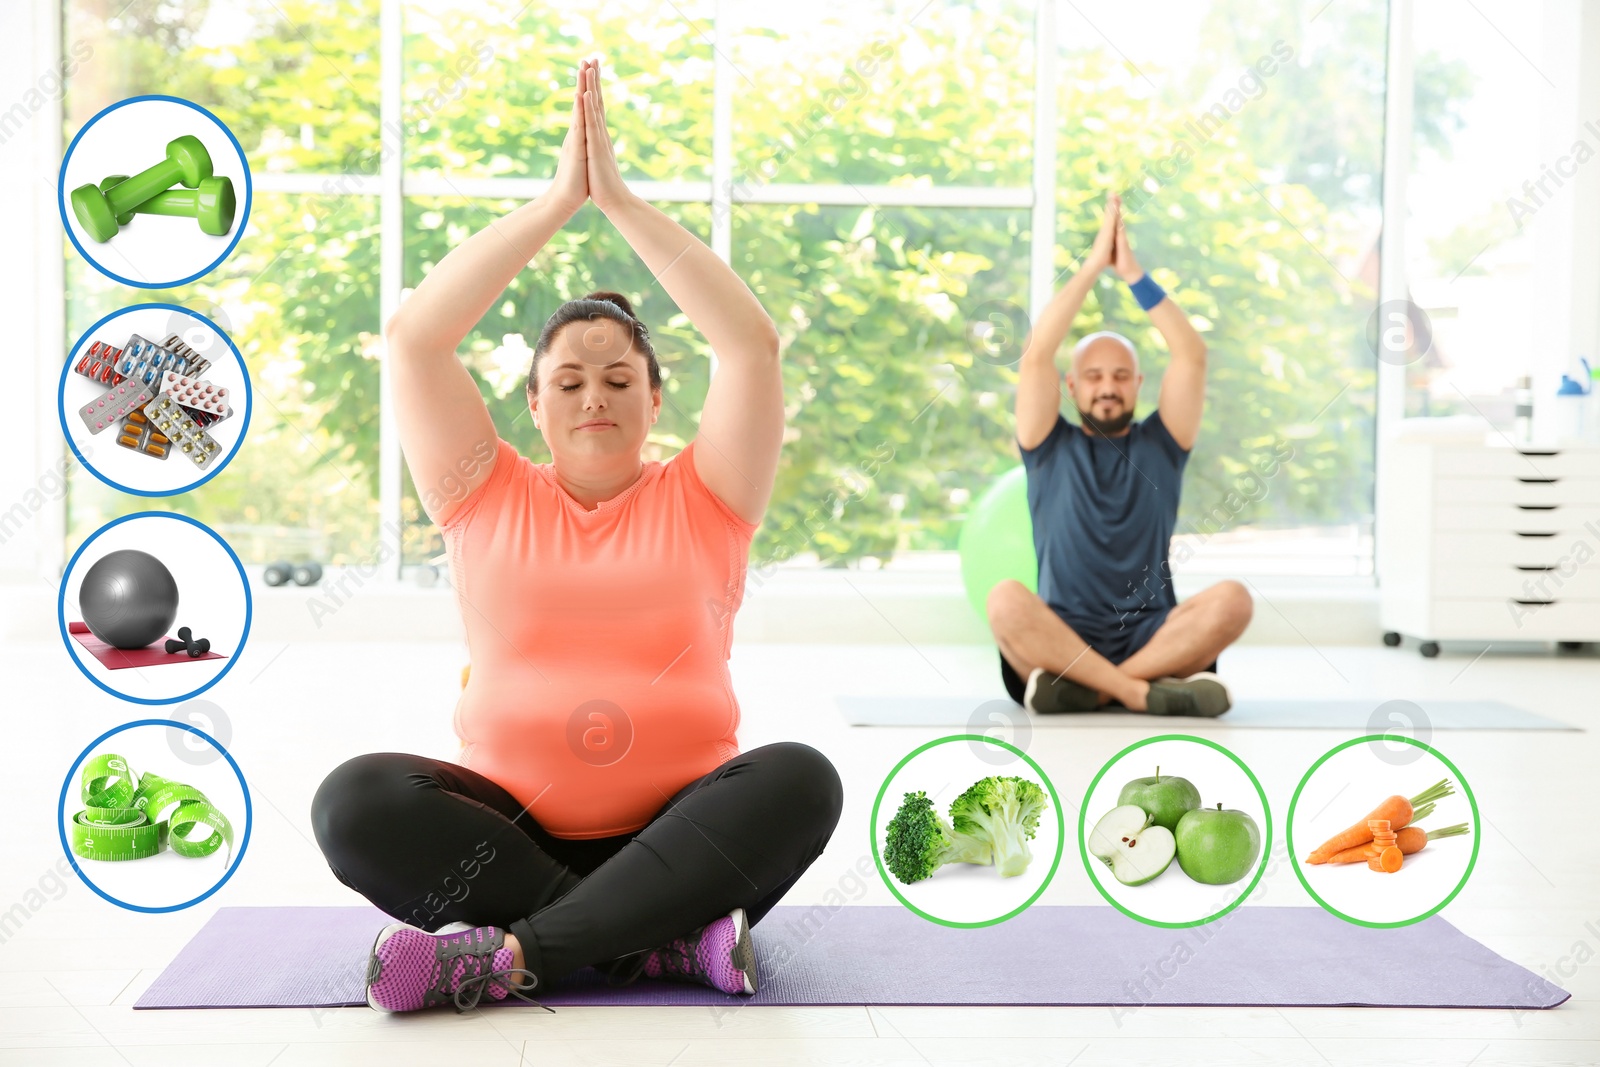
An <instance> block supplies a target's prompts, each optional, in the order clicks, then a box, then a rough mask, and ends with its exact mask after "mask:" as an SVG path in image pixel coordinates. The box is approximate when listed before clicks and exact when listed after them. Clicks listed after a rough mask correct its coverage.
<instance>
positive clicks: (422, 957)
mask: <svg viewBox="0 0 1600 1067" xmlns="http://www.w3.org/2000/svg"><path fill="white" fill-rule="evenodd" d="M505 942H506V932H505V931H504V930H502V929H500V928H499V927H495V926H466V924H464V923H451V924H450V925H449V926H446V927H444V928H443V929H442V930H441V931H440V932H439V933H435V934H430V933H428V932H427V931H426V930H421V929H418V928H417V927H415V926H411V925H409V924H407V923H390V924H389V925H388V926H385V927H384V928H383V929H382V930H380V931H379V932H378V937H377V940H376V941H374V942H373V944H372V955H371V956H370V957H369V958H368V960H367V1003H368V1004H369V1005H371V1006H372V1007H374V1008H376V1009H377V1010H379V1011H416V1010H417V1009H418V1008H432V1007H436V1006H439V1005H442V1004H453V1005H454V1006H455V1009H456V1011H458V1012H465V1011H470V1010H472V1009H473V1008H475V1007H477V1005H478V1001H479V1000H480V999H481V998H482V997H483V995H484V994H485V993H487V994H488V995H489V998H490V999H491V1000H504V999H505V998H506V996H507V995H508V994H509V995H515V996H518V997H521V998H522V999H523V1000H526V1001H528V1002H529V1003H531V1004H538V1001H536V1000H534V999H533V998H532V997H529V996H526V995H525V994H523V993H522V991H521V990H520V989H518V987H517V986H516V985H515V984H514V983H513V981H512V979H513V977H514V976H521V977H523V978H525V979H526V980H527V984H528V986H529V987H531V985H532V983H533V981H534V975H533V972H531V971H527V970H523V969H522V968H520V967H512V966H511V960H512V951H511V949H509V948H507V947H506V943H505ZM539 1006H540V1007H543V1005H539Z"/></svg>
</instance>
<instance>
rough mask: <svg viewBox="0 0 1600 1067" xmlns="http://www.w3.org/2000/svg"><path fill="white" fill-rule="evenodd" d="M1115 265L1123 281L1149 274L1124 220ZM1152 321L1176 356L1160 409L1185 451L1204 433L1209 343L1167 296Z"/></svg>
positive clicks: (1165, 376)
mask: <svg viewBox="0 0 1600 1067" xmlns="http://www.w3.org/2000/svg"><path fill="white" fill-rule="evenodd" d="M1115 266H1116V270H1117V273H1118V274H1119V275H1121V277H1122V280H1123V281H1125V282H1127V283H1128V284H1129V285H1133V284H1134V283H1135V282H1137V281H1138V280H1139V279H1141V278H1143V277H1144V276H1145V271H1144V268H1143V267H1141V266H1139V261H1138V260H1137V259H1136V258H1134V255H1133V248H1132V247H1131V246H1130V245H1129V243H1128V232H1127V229H1126V228H1125V227H1124V226H1123V224H1122V220H1121V219H1120V218H1118V220H1117V244H1116V259H1115ZM1150 321H1151V322H1152V323H1154V324H1155V327H1156V329H1158V330H1160V331H1161V336H1162V338H1163V339H1164V340H1165V341H1166V342H1167V351H1168V352H1170V353H1171V354H1172V358H1171V359H1170V360H1169V361H1168V363H1167V372H1166V373H1165V374H1163V375H1162V376H1161V393H1160V395H1159V396H1158V397H1157V400H1156V410H1157V411H1159V412H1160V413H1161V421H1162V423H1163V424H1164V425H1165V426H1166V428H1167V432H1168V433H1170V434H1171V435H1172V439H1173V440H1174V441H1176V442H1178V447H1179V448H1182V449H1183V450H1184V451H1188V450H1189V449H1191V448H1193V447H1194V442H1195V438H1197V437H1198V436H1199V435H1200V416H1201V414H1202V413H1203V412H1204V410H1205V403H1206V343H1205V341H1203V340H1202V339H1201V337H1200V332H1199V331H1198V330H1196V329H1195V328H1194V323H1192V322H1190V321H1189V316H1188V315H1186V314H1184V312H1183V309H1182V308H1181V307H1179V306H1178V302H1177V301H1176V300H1173V299H1172V297H1170V296H1163V297H1162V300H1161V302H1160V303H1159V304H1157V305H1155V306H1154V307H1152V308H1151V309H1150Z"/></svg>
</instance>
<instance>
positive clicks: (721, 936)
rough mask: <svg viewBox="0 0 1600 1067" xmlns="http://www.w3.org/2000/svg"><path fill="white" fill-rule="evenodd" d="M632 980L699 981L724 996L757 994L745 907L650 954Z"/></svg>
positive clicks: (642, 961) (645, 955)
mask: <svg viewBox="0 0 1600 1067" xmlns="http://www.w3.org/2000/svg"><path fill="white" fill-rule="evenodd" d="M629 969H630V970H631V971H632V972H633V973H632V974H631V975H629V976H628V977H629V980H631V979H632V978H633V977H637V976H638V975H640V974H643V975H645V976H646V977H649V978H665V979H668V980H670V981H678V982H699V983H700V984H702V985H708V986H710V987H711V988H712V989H720V990H721V991H722V992H724V993H746V994H749V993H754V992H755V991H756V947H755V942H753V941H752V940H751V939H750V925H749V923H748V922H746V921H745V914H744V909H743V908H734V909H733V911H732V912H730V913H729V914H727V915H725V916H724V917H722V918H720V919H718V920H717V921H716V922H713V923H709V924H708V925H706V926H703V927H701V928H700V929H698V930H696V931H695V932H694V933H692V934H690V935H689V936H688V937H680V938H678V939H677V940H675V941H673V942H671V943H670V944H668V945H666V946H665V947H663V948H658V949H656V950H654V951H652V952H647V953H645V954H644V957H643V958H642V959H641V960H639V961H638V962H637V963H636V964H635V965H634V966H633V967H631V968H629Z"/></svg>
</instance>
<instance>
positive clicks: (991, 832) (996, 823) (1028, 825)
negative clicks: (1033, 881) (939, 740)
mask: <svg viewBox="0 0 1600 1067" xmlns="http://www.w3.org/2000/svg"><path fill="white" fill-rule="evenodd" d="M1048 802H1049V801H1048V799H1047V798H1046V796H1045V792H1044V790H1043V789H1042V788H1040V787H1039V785H1038V784H1037V783H1035V782H1031V781H1029V780H1028V779H1026V778H1014V777H991V778H985V779H983V780H982V781H979V782H974V783H973V784H972V787H971V788H970V789H968V790H967V791H966V792H965V793H962V794H961V795H960V796H959V797H956V799H955V802H954V803H952V804H951V805H950V821H951V824H952V826H953V827H954V829H955V832H956V833H958V834H968V835H970V836H972V837H976V838H980V839H982V840H984V841H987V842H989V847H990V849H991V850H992V852H993V855H994V865H995V869H996V870H998V871H999V872H1000V875H1001V877H1004V878H1014V877H1016V876H1017V875H1019V874H1021V873H1022V872H1023V871H1025V870H1027V869H1028V864H1029V863H1031V862H1032V861H1033V851H1032V850H1031V849H1029V848H1028V839H1029V838H1031V837H1032V836H1033V835H1034V831H1036V830H1037V829H1038V828H1039V816H1040V815H1041V814H1042V813H1043V812H1044V809H1045V805H1046V804H1047V803H1048Z"/></svg>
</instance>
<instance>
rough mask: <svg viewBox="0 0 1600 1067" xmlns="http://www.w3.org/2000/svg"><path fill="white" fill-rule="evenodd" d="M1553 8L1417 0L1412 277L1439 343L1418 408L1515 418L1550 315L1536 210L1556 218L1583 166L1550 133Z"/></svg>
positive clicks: (1421, 361)
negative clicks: (1542, 310) (1518, 394)
mask: <svg viewBox="0 0 1600 1067" xmlns="http://www.w3.org/2000/svg"><path fill="white" fill-rule="evenodd" d="M1463 14H1465V15H1466V16H1467V17H1463ZM1543 16H1544V10H1543V7H1542V5H1540V4H1522V3H1512V2H1509V0H1483V3H1482V5H1481V7H1475V8H1474V9H1473V10H1471V11H1467V12H1462V11H1459V10H1458V9H1457V7H1456V5H1454V4H1449V3H1445V2H1443V0H1420V2H1419V3H1417V5H1416V15H1415V18H1416V26H1415V31H1414V32H1415V38H1416V42H1417V49H1418V54H1419V61H1418V70H1417V75H1416V83H1417V89H1416V93H1415V103H1414V105H1413V106H1414V107H1415V108H1416V109H1417V111H1418V122H1417V125H1416V131H1415V135H1414V136H1413V138H1412V145H1411V167H1410V173H1409V175H1408V178H1407V181H1408V185H1409V188H1408V195H1407V198H1406V199H1407V218H1406V252H1407V256H1406V278H1407V281H1408V282H1409V285H1410V295H1411V299H1412V300H1413V301H1415V302H1416V304H1417V305H1418V306H1419V307H1421V308H1422V309H1423V311H1425V312H1426V313H1427V315H1428V320H1427V321H1428V323H1429V326H1430V332H1431V345H1430V346H1429V348H1428V350H1427V351H1426V352H1423V353H1420V354H1419V355H1418V357H1417V358H1416V359H1415V361H1414V362H1411V363H1409V364H1407V366H1406V395H1405V414H1406V415H1407V417H1412V418H1415V417H1438V416H1449V415H1457V416H1464V417H1465V418H1466V419H1467V420H1468V421H1469V422H1472V423H1476V424H1481V423H1483V421H1484V420H1487V422H1488V423H1489V424H1491V425H1493V426H1494V427H1496V428H1499V429H1501V430H1504V431H1509V430H1510V429H1511V426H1512V423H1513V418H1514V414H1515V395H1514V390H1515V387H1516V379H1517V377H1518V376H1519V375H1520V374H1522V373H1528V372H1530V371H1531V370H1532V369H1533V366H1532V364H1533V363H1535V362H1536V361H1535V360H1533V359H1530V355H1529V349H1530V348H1532V347H1533V346H1534V345H1535V344H1537V343H1538V341H1539V340H1540V339H1538V338H1536V337H1535V336H1534V328H1535V326H1536V323H1537V321H1538V318H1540V317H1542V316H1540V317H1532V318H1531V317H1530V315H1529V309H1530V308H1536V307H1538V306H1540V303H1541V301H1540V296H1541V293H1542V292H1543V291H1544V287H1545V286H1548V285H1549V284H1550V282H1551V277H1550V275H1551V274H1553V273H1555V272H1553V271H1549V272H1541V271H1539V270H1538V269H1537V268H1536V265H1535V256H1536V250H1535V241H1534V238H1535V234H1536V233H1537V231H1538V227H1537V226H1535V225H1534V223H1535V220H1536V219H1540V218H1541V216H1542V221H1548V220H1549V219H1550V215H1551V212H1550V211H1547V210H1545V209H1546V208H1549V207H1551V206H1552V204H1554V205H1555V208H1554V210H1555V211H1560V210H1561V202H1562V201H1563V200H1566V201H1567V202H1568V204H1569V205H1570V200H1571V193H1570V190H1568V191H1565V192H1564V191H1563V186H1565V185H1566V182H1567V179H1569V178H1570V177H1571V176H1572V174H1571V172H1570V171H1568V170H1567V167H1566V165H1570V164H1571V162H1572V160H1571V158H1570V156H1568V157H1567V158H1565V159H1561V158H1559V157H1560V156H1565V155H1566V153H1558V154H1554V155H1547V154H1545V153H1544V152H1543V148H1544V145H1543V144H1542V143H1541V137H1542V135H1543V134H1544V133H1545V130H1544V123H1543V122H1542V121H1541V117H1542V116H1543V114H1544V112H1545V110H1546V109H1545V107H1544V106H1543V103H1544V101H1543V96H1544V93H1545V92H1546V90H1547V88H1548V87H1549V85H1550V80H1549V74H1548V73H1547V71H1548V70H1553V69H1554V68H1551V67H1548V66H1547V63H1546V60H1545V58H1544V55H1543V52H1544V48H1543V44H1544V40H1545V28H1544V24H1543V21H1544V20H1543ZM1564 147H1570V146H1564ZM1591 150H1592V148H1591ZM1552 165H1561V166H1562V170H1561V173H1559V174H1558V173H1557V172H1556V171H1555V170H1554V169H1553V166H1552ZM1535 183H1537V184H1535ZM1591 362H1592V361H1591ZM1561 369H1562V370H1567V369H1568V368H1566V367H1563V368H1561ZM1570 369H1571V370H1572V373H1573V374H1574V376H1577V374H1578V368H1577V367H1572V368H1570ZM1540 378H1541V381H1540V383H1539V384H1540V385H1541V386H1542V387H1548V388H1549V389H1551V390H1552V391H1553V389H1554V383H1553V382H1548V381H1545V380H1543V379H1544V376H1543V375H1541V376H1540Z"/></svg>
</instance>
